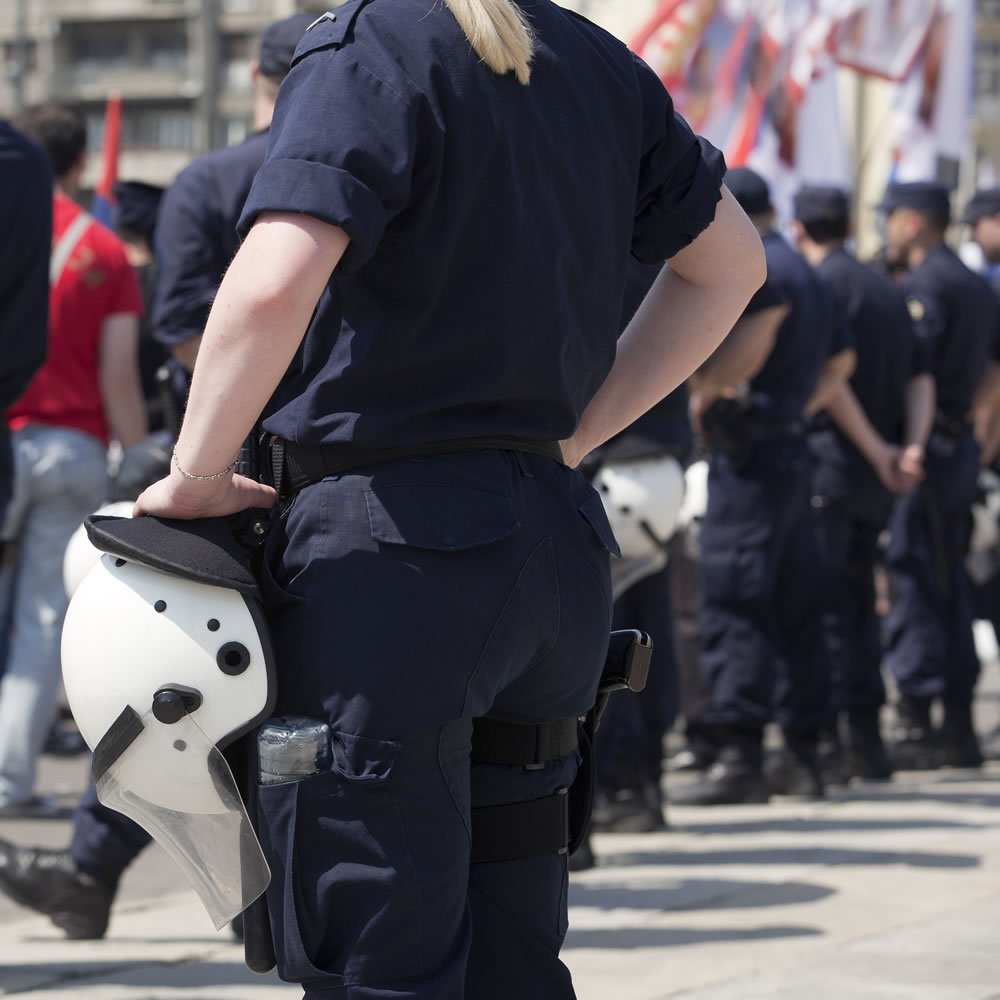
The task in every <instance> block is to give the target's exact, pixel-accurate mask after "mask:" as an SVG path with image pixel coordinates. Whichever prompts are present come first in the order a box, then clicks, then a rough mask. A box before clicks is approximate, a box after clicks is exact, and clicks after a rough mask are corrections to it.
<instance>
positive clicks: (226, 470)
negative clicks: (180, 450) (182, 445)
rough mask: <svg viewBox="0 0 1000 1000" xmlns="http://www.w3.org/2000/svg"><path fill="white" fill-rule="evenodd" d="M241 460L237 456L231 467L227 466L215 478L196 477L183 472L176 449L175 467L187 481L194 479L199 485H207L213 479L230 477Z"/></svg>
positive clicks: (230, 464)
mask: <svg viewBox="0 0 1000 1000" xmlns="http://www.w3.org/2000/svg"><path fill="white" fill-rule="evenodd" d="M239 460H240V457H239V455H237V456H236V458H234V459H233V460H232V461H231V462H230V463H229V465H227V466H226V467H225V468H224V469H223V470H222V472H216V473H215V475H214V476H195V475H192V474H191V473H190V472H185V471H184V470H183V469H182V468H181V463H180V462H179V461H178V460H177V449H176V448H175V449H174V465H176V466H177V471H178V472H179V473H180V474H181V475H182V476H183V477H184V478H185V479H194V480H197V481H198V482H199V483H205V482H208V481H209V480H211V479H221V478H222V477H223V476H228V475H229V473H230V472H232V471H233V469H235V468H236V463H237V462H238V461H239Z"/></svg>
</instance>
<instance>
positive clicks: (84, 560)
mask: <svg viewBox="0 0 1000 1000" xmlns="http://www.w3.org/2000/svg"><path fill="white" fill-rule="evenodd" d="M134 506H135V504H134V503H130V502H125V501H121V502H120V503H109V504H107V505H106V506H104V507H101V508H99V509H98V510H96V511H95V512H94V513H95V514H96V515H97V516H98V517H131V516H132V508H133V507H134ZM100 558H101V550H100V549H98V548H95V547H94V546H93V545H92V544H91V542H90V539H89V538H88V537H87V527H86V525H84V524H82V523H81V524H80V527H79V528H77V529H76V531H74V532H73V537H72V538H70V540H69V545H67V546H66V554H65V555H64V556H63V585H64V586H65V588H66V596H67V597H72V596H73V594H75V593H76V588H77V587H79V586H80V581H81V580H82V579H83V578H84V577H85V576H86V575H87V573H88V572H90V570H91V569H93V568H94V566H95V565H96V564H97V563H98V562H99V561H100Z"/></svg>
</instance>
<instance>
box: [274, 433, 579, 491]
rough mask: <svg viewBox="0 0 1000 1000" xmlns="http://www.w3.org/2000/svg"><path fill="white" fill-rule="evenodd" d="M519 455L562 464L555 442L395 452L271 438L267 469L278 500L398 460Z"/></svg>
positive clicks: (480, 440)
mask: <svg viewBox="0 0 1000 1000" xmlns="http://www.w3.org/2000/svg"><path fill="white" fill-rule="evenodd" d="M489 449H500V450H502V451H523V452H527V453H528V454H529V455H541V456H542V458H551V459H552V460H553V461H556V462H560V463H561V462H562V460H563V455H562V448H560V447H559V442H558V441H531V440H528V439H527V438H519V437H513V436H510V437H508V436H503V435H501V436H499V437H475V438H461V439H459V440H455V441H435V442H432V443H430V444H412V445H403V446H399V447H396V448H352V447H349V446H344V445H304V444H296V443H295V442H293V441H284V440H282V439H281V438H275V440H274V441H273V442H272V443H271V468H272V473H273V476H274V488H275V489H276V490H277V491H278V494H279V495H280V496H291V495H292V494H293V493H297V492H298V491H299V490H301V489H304V488H305V487H306V486H310V485H311V484H313V483H318V482H319V481H320V480H322V479H326V478H327V477H328V476H342V475H344V474H345V473H348V472H353V471H354V470H356V469H360V468H363V467H364V466H367V465H376V464H377V463H379V462H391V461H393V460H395V459H399V458H418V457H421V456H425V455H448V454H454V453H457V452H467V451H486V450H489Z"/></svg>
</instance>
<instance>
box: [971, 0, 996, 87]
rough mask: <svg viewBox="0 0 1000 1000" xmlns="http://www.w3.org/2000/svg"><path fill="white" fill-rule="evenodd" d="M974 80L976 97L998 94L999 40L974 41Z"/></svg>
mask: <svg viewBox="0 0 1000 1000" xmlns="http://www.w3.org/2000/svg"><path fill="white" fill-rule="evenodd" d="M998 2H1000V0H998ZM975 82H976V97H980V98H996V97H997V95H998V94H1000V41H996V42H994V41H987V40H986V39H980V40H978V41H977V42H976V66H975Z"/></svg>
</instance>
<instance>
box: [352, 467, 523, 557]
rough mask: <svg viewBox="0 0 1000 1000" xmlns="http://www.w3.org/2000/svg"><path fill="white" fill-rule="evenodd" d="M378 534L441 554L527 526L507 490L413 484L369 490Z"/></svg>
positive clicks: (381, 539)
mask: <svg viewBox="0 0 1000 1000" xmlns="http://www.w3.org/2000/svg"><path fill="white" fill-rule="evenodd" d="M365 501H366V503H367V505H368V521H369V524H370V526H371V533H372V538H374V539H375V541H377V542H383V543H385V544H389V545H409V546H412V547H414V548H418V549H432V550H435V551H438V552H462V551H464V550H466V549H474V548H478V547H480V546H483V545H489V544H490V543H491V542H498V541H500V540H501V539H503V538H507V537H508V536H510V535H512V534H513V533H514V532H515V531H517V529H518V528H519V527H520V526H521V525H520V522H519V521H518V519H517V516H516V515H515V513H514V508H513V505H512V504H511V502H510V500H509V499H508V498H507V497H506V496H504V495H503V494H502V493H489V492H487V491H486V490H476V489H469V488H468V487H464V486H435V485H428V484H423V483H417V484H413V483H407V484H401V485H398V486H380V487H377V488H375V489H370V490H368V491H367V492H366V493H365Z"/></svg>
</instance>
